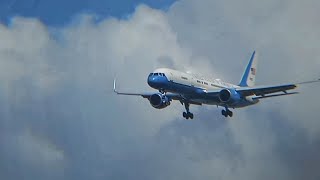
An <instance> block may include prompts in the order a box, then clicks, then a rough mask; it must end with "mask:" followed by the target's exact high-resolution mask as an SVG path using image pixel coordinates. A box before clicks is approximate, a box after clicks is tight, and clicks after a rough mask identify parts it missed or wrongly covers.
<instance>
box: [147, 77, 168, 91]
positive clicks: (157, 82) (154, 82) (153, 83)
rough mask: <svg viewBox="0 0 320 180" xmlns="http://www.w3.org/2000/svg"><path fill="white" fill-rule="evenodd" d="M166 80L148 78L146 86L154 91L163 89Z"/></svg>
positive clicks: (162, 78)
mask: <svg viewBox="0 0 320 180" xmlns="http://www.w3.org/2000/svg"><path fill="white" fill-rule="evenodd" d="M166 82H167V78H166V77H163V76H151V77H149V78H148V84H149V86H150V87H153V88H155V89H161V88H164V86H165V84H166Z"/></svg>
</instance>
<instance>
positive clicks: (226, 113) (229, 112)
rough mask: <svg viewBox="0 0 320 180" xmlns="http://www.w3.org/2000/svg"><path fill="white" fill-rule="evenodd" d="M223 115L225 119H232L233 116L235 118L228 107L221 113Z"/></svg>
mask: <svg viewBox="0 0 320 180" xmlns="http://www.w3.org/2000/svg"><path fill="white" fill-rule="evenodd" d="M221 114H222V115H223V116H224V117H228V116H230V117H232V116H233V112H232V111H230V110H229V109H228V108H227V107H226V110H222V111H221Z"/></svg>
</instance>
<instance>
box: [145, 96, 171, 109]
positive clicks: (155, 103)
mask: <svg viewBox="0 0 320 180" xmlns="http://www.w3.org/2000/svg"><path fill="white" fill-rule="evenodd" d="M149 101H150V104H151V105H152V107H154V108H157V109H163V108H165V107H167V106H169V105H170V101H171V100H170V99H169V98H168V97H167V96H165V95H163V94H161V93H157V94H153V95H151V96H150V98H149Z"/></svg>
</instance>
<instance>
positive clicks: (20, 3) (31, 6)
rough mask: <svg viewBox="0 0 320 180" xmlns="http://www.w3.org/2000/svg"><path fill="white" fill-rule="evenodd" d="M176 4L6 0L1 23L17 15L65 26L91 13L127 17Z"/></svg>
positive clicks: (169, 0) (166, 0) (1, 5)
mask: <svg viewBox="0 0 320 180" xmlns="http://www.w3.org/2000/svg"><path fill="white" fill-rule="evenodd" d="M174 2H175V0H112V1H111V0H67V1H65V0H55V1H52V0H2V1H0V19H1V21H2V22H5V23H6V22H8V20H9V19H10V17H12V16H14V15H19V16H27V17H37V18H40V19H41V21H43V22H44V23H45V24H50V25H62V24H65V23H68V22H69V21H70V19H71V18H72V17H73V15H75V14H78V13H81V12H90V13H95V14H98V15H99V16H102V17H107V16H114V17H119V18H121V17H125V16H126V15H128V14H130V13H132V12H133V10H134V9H135V7H136V6H137V5H138V4H142V3H143V4H146V5H148V6H150V7H152V8H156V9H167V8H168V7H170V5H171V4H172V3H174Z"/></svg>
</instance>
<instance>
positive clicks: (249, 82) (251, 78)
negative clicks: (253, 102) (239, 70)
mask: <svg viewBox="0 0 320 180" xmlns="http://www.w3.org/2000/svg"><path fill="white" fill-rule="evenodd" d="M257 64H258V62H257V53H256V51H253V53H252V56H251V58H250V61H249V63H248V65H247V68H246V70H245V72H244V73H243V76H242V79H241V81H240V84H239V86H241V87H247V86H248V87H252V86H254V85H255V81H256V72H257Z"/></svg>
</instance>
